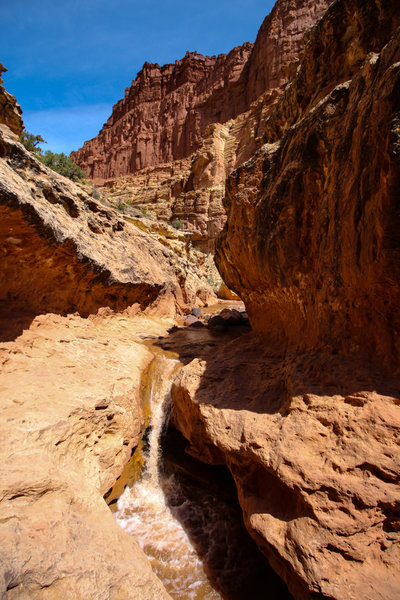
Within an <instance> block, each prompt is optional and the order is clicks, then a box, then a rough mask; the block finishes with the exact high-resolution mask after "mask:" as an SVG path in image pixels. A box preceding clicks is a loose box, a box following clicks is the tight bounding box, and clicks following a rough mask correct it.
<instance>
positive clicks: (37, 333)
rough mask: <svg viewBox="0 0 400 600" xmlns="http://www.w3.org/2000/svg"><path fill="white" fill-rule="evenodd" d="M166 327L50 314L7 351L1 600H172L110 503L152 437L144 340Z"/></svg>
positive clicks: (0, 476)
mask: <svg viewBox="0 0 400 600" xmlns="http://www.w3.org/2000/svg"><path fill="white" fill-rule="evenodd" d="M165 327H166V323H162V322H161V321H160V322H157V321H156V320H154V319H153V320H150V319H148V318H147V319H146V318H144V317H142V318H140V317H137V316H136V317H134V318H132V317H130V316H129V314H123V315H115V314H113V313H112V311H110V310H106V311H105V310H104V309H102V311H100V314H99V315H98V316H96V317H92V318H91V319H82V318H81V317H79V316H76V315H69V316H67V317H61V316H58V315H54V314H48V315H42V316H39V317H37V318H36V319H35V320H34V321H33V323H32V325H31V327H30V329H29V330H28V331H25V332H24V334H23V335H22V336H21V337H19V338H18V339H17V340H16V341H15V342H9V343H3V344H2V346H1V348H0V360H1V364H2V368H1V373H0V389H1V397H2V413H1V420H0V440H1V443H0V463H1V468H0V489H1V493H0V538H1V540H2V543H1V545H0V597H1V598H2V599H3V598H4V600H14V599H15V600H17V599H18V600H27V599H28V598H29V599H31V598H32V599H38V600H39V599H40V600H47V599H48V600H50V599H54V600H60V599H61V598H62V599H63V600H64V599H65V600H68V599H71V600H72V599H74V600H75V599H82V600H83V599H85V600H89V599H92V600H99V599H100V598H115V599H117V598H118V599H120V598H126V599H128V598H132V600H133V599H135V600H137V599H139V598H140V599H145V600H150V599H151V600H158V599H159V598H169V595H168V594H167V593H166V592H165V590H164V588H163V586H162V585H161V583H160V582H159V580H158V579H157V578H156V577H155V576H154V575H153V573H152V571H151V568H150V566H149V563H148V562H147V558H146V557H145V556H144V554H143V553H142V551H141V550H140V548H139V547H138V545H137V543H136V542H135V540H134V539H133V538H132V537H130V536H128V535H127V534H126V533H125V532H123V531H122V530H121V529H120V527H119V526H118V525H117V523H116V522H115V520H114V518H113V516H112V514H111V512H110V510H109V509H108V507H107V505H106V503H105V501H104V500H103V498H102V496H103V495H104V494H105V492H106V491H107V490H108V489H109V487H111V485H113V483H114V482H115V479H116V478H117V477H118V476H119V474H120V473H121V471H122V468H123V465H124V464H125V463H126V461H127V460H128V459H129V457H130V454H131V449H132V448H133V447H134V446H135V445H136V444H137V442H138V439H139V437H140V435H141V434H142V430H143V426H144V419H143V413H142V408H141V405H140V398H139V388H140V380H141V375H142V372H143V370H144V368H145V367H146V365H148V364H149V361H150V360H151V358H152V355H151V353H150V352H149V351H148V350H147V349H146V348H145V346H143V344H142V343H140V342H141V338H143V337H144V336H147V335H149V334H150V333H152V334H153V335H154V334H156V335H160V334H163V333H164V332H165Z"/></svg>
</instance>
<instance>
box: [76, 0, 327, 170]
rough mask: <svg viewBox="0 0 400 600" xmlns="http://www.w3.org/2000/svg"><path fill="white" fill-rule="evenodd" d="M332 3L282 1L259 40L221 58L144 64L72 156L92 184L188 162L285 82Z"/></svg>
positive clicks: (198, 56) (190, 57) (199, 57)
mask: <svg viewBox="0 0 400 600" xmlns="http://www.w3.org/2000/svg"><path fill="white" fill-rule="evenodd" d="M330 2H331V0H318V1H317V2H315V1H311V0H290V2H287V1H286V0H285V1H283V0H279V1H278V2H277V4H276V6H275V8H274V9H273V11H272V13H271V15H269V16H268V17H267V18H266V19H265V21H264V23H263V25H262V27H261V29H260V32H259V34H258V36H257V40H256V42H255V45H254V49H253V45H252V44H249V43H245V44H243V45H242V46H238V47H237V48H234V49H233V50H231V52H229V54H227V55H224V54H221V55H219V56H217V57H215V56H212V57H209V56H206V57H204V56H202V55H201V54H197V53H196V52H188V53H187V54H186V56H185V57H184V58H183V59H182V60H178V61H175V64H173V65H172V64H169V65H164V66H163V67H160V66H159V65H158V64H149V63H145V64H144V66H143V69H142V70H141V71H139V73H138V75H137V78H136V79H135V80H134V81H133V82H132V85H131V87H129V88H127V89H126V91H125V97H124V98H123V99H122V100H120V101H119V102H118V103H117V104H116V105H115V106H114V108H113V113H112V115H111V117H110V118H109V120H108V121H107V123H106V124H105V125H104V126H103V129H102V130H101V131H100V133H99V135H98V136H97V137H96V138H93V139H92V140H89V141H87V142H85V144H84V146H83V148H81V149H80V150H78V151H77V152H73V153H72V154H71V156H72V158H73V160H74V161H75V162H77V163H78V164H79V165H80V166H81V167H82V168H83V169H84V170H86V172H87V174H88V176H89V177H91V178H95V179H99V178H103V179H108V178H114V177H119V176H121V175H126V174H129V173H134V172H136V171H138V170H140V169H143V168H145V167H149V166H155V165H158V164H162V163H169V162H172V161H174V160H178V159H181V158H184V157H187V156H189V155H190V154H191V153H192V152H193V151H195V150H197V149H198V148H199V146H200V145H201V141H202V137H203V136H204V133H205V130H206V127H207V125H209V124H210V123H217V122H218V123H225V122H227V121H228V120H230V119H232V118H235V117H237V116H238V115H239V114H241V113H243V112H245V111H247V110H248V109H249V108H250V104H251V102H252V101H254V100H256V99H257V98H258V96H259V95H260V94H261V93H263V92H265V91H266V90H268V89H271V88H274V87H280V86H281V85H283V84H284V83H286V81H287V79H288V75H289V73H290V71H291V69H290V67H289V65H290V63H291V62H293V61H294V60H296V59H298V57H299V54H300V53H301V51H302V37H303V34H304V32H305V31H306V29H308V28H309V27H311V26H312V25H313V24H314V23H315V21H316V20H317V19H318V18H319V17H320V16H321V15H322V14H323V12H324V11H325V9H326V8H327V6H328V5H329V4H330Z"/></svg>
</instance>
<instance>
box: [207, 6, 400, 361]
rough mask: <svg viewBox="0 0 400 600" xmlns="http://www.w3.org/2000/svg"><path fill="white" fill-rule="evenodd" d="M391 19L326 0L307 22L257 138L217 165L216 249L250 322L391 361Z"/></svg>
mask: <svg viewBox="0 0 400 600" xmlns="http://www.w3.org/2000/svg"><path fill="white" fill-rule="evenodd" d="M399 21H400V19H399V11H398V8H397V7H396V6H394V5H393V3H390V2H385V3H376V4H375V3H373V2H368V4H366V3H362V6H361V3H360V4H357V3H355V2H354V1H353V2H352V3H351V4H349V3H347V4H346V3H343V4H342V3H341V2H336V3H335V5H334V7H332V10H330V11H328V13H327V15H326V16H325V18H324V19H323V20H322V21H320V22H319V23H318V24H317V25H316V27H314V28H313V30H311V33H310V34H309V35H308V36H307V46H306V48H307V49H306V54H305V56H304V59H303V61H302V62H301V65H300V68H299V70H298V73H297V75H296V77H295V78H294V79H293V81H292V82H291V83H290V85H289V86H288V87H287V88H286V90H285V92H284V94H283V96H282V97H281V99H280V100H279V101H278V103H277V104H276V106H275V107H274V108H273V109H272V111H271V112H270V114H269V116H268V118H267V119H266V121H265V123H264V126H263V131H264V133H263V138H264V141H265V142H266V143H265V145H264V146H263V147H262V148H261V149H260V150H259V151H258V152H257V153H256V154H255V155H254V156H253V158H251V160H249V161H248V162H246V163H245V164H244V165H243V166H241V167H239V168H238V169H237V170H236V171H235V172H234V173H233V174H232V175H231V176H230V177H229V179H228V182H227V194H226V199H225V208H226V210H227V213H228V222H227V226H226V228H225V230H224V233H223V235H222V237H221V239H220V241H219V246H218V251H217V256H216V260H217V264H218V265H219V268H220V270H221V273H222V276H223V277H224V279H225V280H226V282H227V284H228V285H229V286H230V287H231V288H232V289H233V290H235V291H236V292H237V293H238V294H240V296H241V297H242V298H243V299H244V300H245V302H246V307H247V309H248V311H249V315H250V318H251V320H252V322H253V326H254V328H255V329H256V330H257V331H259V332H265V333H268V336H274V337H275V338H276V339H280V340H285V343H287V344H289V345H290V346H291V347H313V348H315V347H317V346H326V347H332V348H334V349H336V350H341V351H347V352H348V353H357V354H360V353H361V354H363V355H369V356H372V357H374V358H376V359H378V358H379V359H380V360H381V362H385V363H387V364H388V365H393V364H395V365H397V367H398V366H399V362H400V356H399V351H400V346H399V337H398V332H399V329H400V321H399V315H398V306H399V301H400V287H399V275H400V271H399V268H400V263H399V245H400V238H399V230H400V229H399V225H400V223H399V213H398V185H399V177H400V167H399V155H398V144H399V137H398V136H399V129H398V128H399V125H398V119H399V112H398V111H399V92H398V69H397V66H396V64H397V63H396V61H397V60H398V58H399V48H398V45H399V40H398V35H397V33H396V28H397V27H398V25H399ZM244 240H246V242H245V244H244V243H243V241H244Z"/></svg>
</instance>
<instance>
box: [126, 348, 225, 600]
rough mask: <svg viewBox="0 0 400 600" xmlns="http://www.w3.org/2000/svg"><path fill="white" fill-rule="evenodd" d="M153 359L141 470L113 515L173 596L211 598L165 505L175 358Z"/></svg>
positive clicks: (172, 479) (169, 481) (213, 596)
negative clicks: (164, 449)
mask: <svg viewBox="0 0 400 600" xmlns="http://www.w3.org/2000/svg"><path fill="white" fill-rule="evenodd" d="M156 360H157V368H156V369H155V372H154V374H153V377H152V383H151V388H152V390H151V421H150V427H151V430H150V434H149V438H148V452H147V457H146V467H145V471H144V473H143V475H142V478H141V479H140V480H139V481H137V482H136V483H134V484H133V486H132V487H131V488H126V489H125V491H124V493H123V494H122V496H121V497H120V499H119V501H118V511H117V512H116V515H115V516H116V519H117V521H118V522H119V524H120V525H121V527H122V528H123V529H125V531H127V532H128V533H131V534H133V535H134V536H135V538H136V539H137V540H138V542H139V544H140V546H141V547H142V549H143V551H144V552H145V553H146V555H147V556H148V557H149V559H150V562H151V564H152V567H153V570H154V571H155V573H156V574H157V575H158V576H159V577H160V579H161V580H162V581H163V583H164V585H165V587H166V589H167V590H168V592H169V593H170V594H171V595H172V597H173V598H176V599H182V600H184V599H185V600H186V599H187V600H189V599H190V600H200V599H202V600H203V599H207V600H214V599H215V600H217V599H219V598H221V596H220V595H219V594H218V593H217V592H216V591H215V590H214V589H213V588H212V587H211V585H210V583H209V582H208V578H207V575H206V574H205V572H204V568H203V564H202V562H201V560H200V558H199V557H198V555H197V553H196V551H195V549H194V548H193V546H192V545H191V543H190V540H189V537H188V535H187V534H186V533H185V531H184V529H183V527H182V525H181V523H180V522H179V521H178V520H177V519H176V517H175V516H174V514H173V512H172V509H171V507H170V506H169V505H168V497H170V496H171V492H172V491H173V488H174V486H178V485H179V483H178V482H177V481H175V476H174V475H169V476H166V475H163V474H162V470H161V468H160V450H159V448H160V436H161V432H162V428H163V425H164V422H165V418H166V413H167V412H168V410H169V402H170V391H171V382H172V375H173V373H174V371H175V369H176V365H177V364H178V361H174V360H171V359H168V358H165V357H164V356H161V357H157V358H156Z"/></svg>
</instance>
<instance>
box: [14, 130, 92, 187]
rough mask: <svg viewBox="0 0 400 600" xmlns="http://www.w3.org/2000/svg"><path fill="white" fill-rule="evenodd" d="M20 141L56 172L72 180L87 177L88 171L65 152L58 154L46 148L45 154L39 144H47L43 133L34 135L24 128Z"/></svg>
mask: <svg viewBox="0 0 400 600" xmlns="http://www.w3.org/2000/svg"><path fill="white" fill-rule="evenodd" d="M19 141H20V142H21V144H23V145H24V146H25V148H26V149H27V150H29V152H33V153H34V154H36V156H37V158H38V159H39V160H40V161H41V162H42V163H43V164H45V165H46V167H50V169H53V171H56V173H59V174H60V175H64V177H68V179H72V181H82V180H83V179H85V178H86V173H85V172H84V171H82V169H81V168H80V167H79V166H78V165H77V164H75V163H74V162H73V160H72V159H71V158H70V157H69V156H67V155H66V154H64V152H61V153H60V154H57V153H56V152H52V151H51V150H46V152H45V153H44V154H43V150H42V149H41V147H40V146H39V144H47V142H46V141H45V140H44V139H43V138H42V136H41V135H33V133H29V131H27V130H26V129H24V130H23V132H22V133H21V135H20V138H19Z"/></svg>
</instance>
